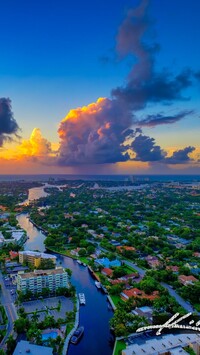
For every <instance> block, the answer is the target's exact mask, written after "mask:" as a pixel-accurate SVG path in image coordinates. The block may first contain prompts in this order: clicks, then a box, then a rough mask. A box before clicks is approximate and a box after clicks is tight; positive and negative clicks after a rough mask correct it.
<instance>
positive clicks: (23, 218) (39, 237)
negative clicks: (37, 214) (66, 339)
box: [18, 214, 113, 355]
mask: <svg viewBox="0 0 200 355" xmlns="http://www.w3.org/2000/svg"><path fill="white" fill-rule="evenodd" d="M18 222H19V224H20V226H21V227H22V228H23V229H25V230H26V232H27V235H28V237H29V239H28V240H27V242H26V244H25V246H24V247H25V250H39V251H44V250H45V246H44V243H43V242H44V239H45V235H44V234H43V233H42V232H41V231H40V230H38V228H36V227H35V226H34V225H33V224H32V223H31V222H30V221H29V218H28V216H27V214H20V215H19V216H18ZM56 256H57V264H58V265H62V266H63V267H65V268H70V269H71V270H72V278H71V282H72V284H73V285H74V286H75V287H76V290H77V293H79V292H83V293H84V294H85V297H86V305H85V306H80V323H79V324H80V326H84V329H85V331H84V336H83V338H82V339H81V341H80V342H79V343H78V344H77V345H73V344H70V346H69V350H68V354H69V355H86V354H87V355H93V354H94V355H111V354H112V349H113V337H112V334H111V333H110V329H109V320H110V318H111V317H112V315H113V313H112V311H111V309H110V306H109V303H108V301H107V296H106V295H105V294H103V293H102V291H100V290H98V289H97V288H96V286H95V284H94V279H93V277H92V275H91V274H90V272H89V270H88V268H87V267H84V266H82V265H79V264H78V263H77V262H76V261H75V260H73V259H71V258H68V257H65V256H61V255H58V254H56Z"/></svg>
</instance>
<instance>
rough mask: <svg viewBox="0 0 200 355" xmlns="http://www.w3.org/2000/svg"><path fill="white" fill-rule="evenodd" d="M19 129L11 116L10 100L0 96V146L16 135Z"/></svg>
mask: <svg viewBox="0 0 200 355" xmlns="http://www.w3.org/2000/svg"><path fill="white" fill-rule="evenodd" d="M19 131H20V129H19V126H18V124H17V122H16V120H15V119H14V117H13V112H12V106H11V100H10V99H9V98H4V97H3V98H0V147H1V146H2V145H3V143H4V142H6V141H8V140H9V141H11V140H13V136H14V137H18V133H19Z"/></svg>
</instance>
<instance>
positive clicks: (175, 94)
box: [0, 0, 200, 174]
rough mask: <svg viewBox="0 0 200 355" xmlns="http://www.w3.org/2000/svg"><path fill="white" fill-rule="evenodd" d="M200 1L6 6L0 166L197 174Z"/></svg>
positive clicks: (25, 170)
mask: <svg viewBox="0 0 200 355" xmlns="http://www.w3.org/2000/svg"><path fill="white" fill-rule="evenodd" d="M199 10H200V4H199V3H198V2H195V1H194V2H193V3H192V4H188V1H187V0H184V1H179V0H176V1H174V2H173V3H172V2H170V3H169V2H167V1H164V2H163V3H162V5H161V4H160V2H159V1H158V0H149V1H148V0H142V1H134V0H132V1H129V0H127V1H125V2H123V4H122V3H120V4H116V2H114V1H113V0H111V1H110V2H109V4H108V3H107V2H105V1H102V2H101V3H98V4H94V3H93V2H91V1H89V0H86V1H85V2H84V4H83V3H82V2H80V1H76V3H71V2H70V3H68V4H66V2H65V1H64V0H59V1H58V2H56V3H55V2H54V1H50V2H48V3H47V1H44V2H43V3H42V4H39V1H35V2H34V3H29V4H27V3H26V2H25V1H24V0H21V1H20V2H19V3H18V4H16V3H13V2H12V1H11V0H9V1H8V2H6V3H4V4H2V13H4V14H5V16H4V19H3V21H2V23H1V25H0V28H1V46H2V53H3V55H2V56H1V59H0V78H1V80H0V164H1V171H0V173H1V174H51V173H52V174H55V173H60V174H67V173H68V174H87V173H88V174H95V173H97V174H101V173H102V174H123V173H124V174H137V173H138V174H199V173H200V145H199V131H200V120H199V118H200V115H199V102H198V98H199V87H200V67H199V59H200V58H199V57H200V51H199V46H198V38H199V35H200V26H199V20H198V13H199ZM186 14H187V17H186Z"/></svg>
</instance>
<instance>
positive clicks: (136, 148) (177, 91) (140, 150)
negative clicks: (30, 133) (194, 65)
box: [56, 0, 198, 166]
mask: <svg viewBox="0 0 200 355" xmlns="http://www.w3.org/2000/svg"><path fill="white" fill-rule="evenodd" d="M148 4H149V1H148V0H142V1H141V3H140V5H139V6H138V7H137V8H134V9H130V10H129V11H128V13H127V16H126V18H125V19H124V21H123V22H122V24H121V26H120V27H119V30H118V33H117V44H116V50H117V53H118V56H119V57H120V59H123V58H125V57H128V59H129V60H130V56H131V57H132V61H133V62H134V65H133V66H132V68H131V70H130V72H129V74H128V76H127V80H126V82H125V84H124V86H121V87H118V88H115V89H113V90H112V92H111V98H100V99H98V100H97V101H96V102H95V103H92V104H90V105H88V106H84V107H78V108H76V109H74V110H71V111H70V112H69V113H68V114H67V116H66V117H65V118H64V119H63V120H62V121H61V122H60V125H59V129H58V134H59V138H60V147H59V152H58V156H57V157H56V164H59V165H63V166H65V165H79V164H81V165H83V164H104V163H116V162H119V161H127V160H130V158H132V156H135V158H133V159H134V160H137V161H143V162H144V161H149V162H153V161H154V162H156V161H157V162H163V163H165V162H167V160H166V152H165V151H163V150H162V149H161V147H160V146H158V145H156V143H155V140H154V138H151V137H148V136H145V135H143V134H142V131H141V129H140V128H136V129H134V130H132V127H133V126H134V127H137V126H150V127H153V126H156V125H161V124H169V123H171V124H172V123H175V122H178V121H180V120H181V119H183V118H184V117H187V116H189V115H190V114H192V111H183V112H180V113H178V114H176V115H174V116H164V115H163V114H161V113H158V114H157V113H155V115H148V116H147V117H146V118H145V119H144V120H138V119H137V114H138V111H139V110H141V109H144V108H146V107H148V105H149V104H156V103H159V105H160V104H172V103H174V102H175V101H177V100H180V101H183V100H188V99H189V98H188V97H187V96H185V95H184V93H183V91H184V90H185V89H187V88H189V87H190V86H191V85H192V80H194V73H193V72H192V70H191V69H189V68H187V69H184V70H182V71H181V72H180V73H179V74H173V73H171V72H170V71H169V70H168V69H163V70H161V71H159V72H158V71H156V68H155V55H156V53H157V51H158V50H159V46H158V44H157V43H154V42H153V43H152V45H149V44H147V42H149V27H150V25H151V21H150V20H149V18H148V14H147V10H148ZM147 40H148V41H147ZM107 59H108V58H107V57H106V58H105V61H107ZM196 75H197V74H196ZM197 76H198V75H197ZM186 149H187V148H186ZM174 154H175V153H174ZM177 154H178V153H177ZM175 157H176V156H175ZM168 161H169V160H168ZM186 161H187V162H189V160H187V159H186ZM178 163H179V160H178V159H177V164H178Z"/></svg>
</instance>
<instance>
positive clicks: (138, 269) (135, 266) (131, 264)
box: [122, 260, 146, 276]
mask: <svg viewBox="0 0 200 355" xmlns="http://www.w3.org/2000/svg"><path fill="white" fill-rule="evenodd" d="M122 262H123V263H124V264H126V265H128V266H130V267H132V268H133V269H135V270H136V271H137V272H138V273H139V274H140V275H141V276H144V275H145V273H146V270H143V269H141V268H140V267H139V266H137V265H136V264H134V263H132V262H131V261H127V260H122Z"/></svg>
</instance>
